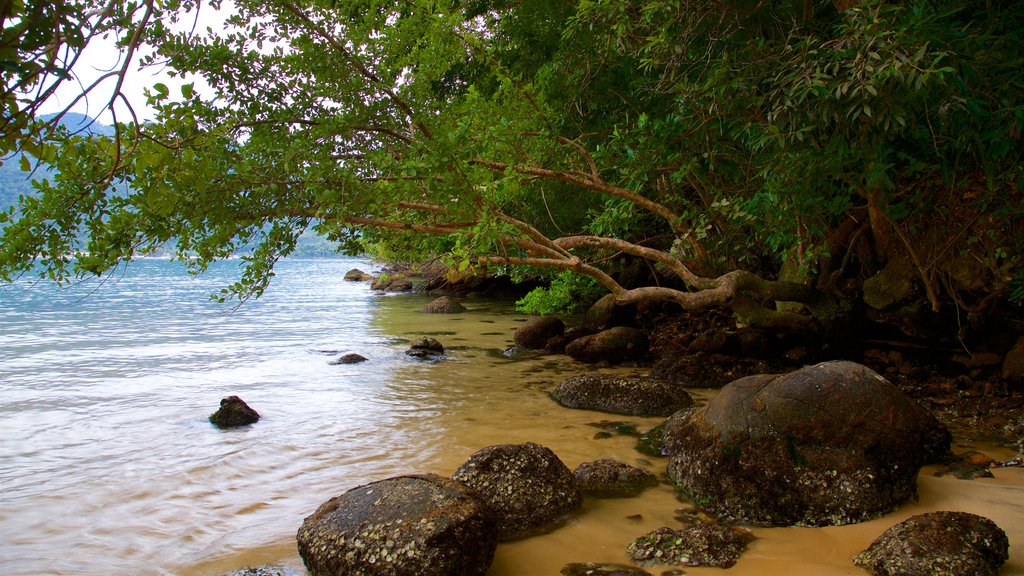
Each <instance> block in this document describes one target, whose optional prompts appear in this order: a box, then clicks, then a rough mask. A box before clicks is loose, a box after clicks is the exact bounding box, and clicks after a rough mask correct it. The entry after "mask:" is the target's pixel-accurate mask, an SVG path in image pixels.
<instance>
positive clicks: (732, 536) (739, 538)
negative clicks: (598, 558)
mask: <svg viewBox="0 0 1024 576" xmlns="http://www.w3.org/2000/svg"><path fill="white" fill-rule="evenodd" d="M753 539H754V536H753V535H752V534H751V533H750V532H748V531H747V530H743V529H741V528H731V527H729V526H722V525H720V524H701V525H698V526H693V527H690V528H684V529H683V530H673V529H671V528H658V529H657V530H655V531H653V532H650V533H648V534H646V535H644V536H641V537H639V538H637V539H636V540H635V541H634V542H633V543H632V544H630V545H629V550H628V552H629V557H630V558H631V559H632V560H634V561H636V562H646V563H656V564H682V565H684V566H717V567H720V568H729V567H731V566H732V565H734V564H736V560H738V559H739V557H740V555H741V554H743V551H744V550H745V549H746V548H747V544H748V543H749V542H750V541H751V540H753Z"/></svg>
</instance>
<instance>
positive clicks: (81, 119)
mask: <svg viewBox="0 0 1024 576" xmlns="http://www.w3.org/2000/svg"><path fill="white" fill-rule="evenodd" d="M54 116H55V115H54V114H51V115H48V116H43V119H45V120H49V119H50V118H53V117H54ZM60 123H61V125H62V126H66V127H67V128H68V130H70V131H71V132H72V133H80V134H94V135H98V136H111V135H113V134H114V127H113V126H110V125H108V124H102V123H100V122H98V121H96V120H94V119H93V118H90V117H89V116H86V115H84V114H76V113H73V112H72V113H68V114H65V115H64V117H63V118H61V122H60ZM21 156H22V155H21V154H16V155H14V156H12V157H11V158H4V159H3V165H2V166H0V210H4V211H6V210H7V209H8V208H10V207H11V206H14V205H15V204H17V203H18V197H19V196H22V195H25V196H32V195H34V194H35V189H34V188H33V187H32V180H45V179H46V178H48V177H50V176H52V174H53V173H52V172H51V171H50V170H47V169H45V168H44V167H40V168H39V169H38V170H36V171H35V172H23V171H22V169H21ZM33 166H35V163H34V162H33ZM336 248H337V243H335V242H330V241H328V240H325V239H323V238H320V237H318V236H316V235H315V234H312V233H307V234H303V235H302V236H301V237H300V238H299V241H298V244H297V245H296V248H295V253H294V255H295V256H298V257H321V258H322V257H331V256H337V255H338V254H337V252H336Z"/></svg>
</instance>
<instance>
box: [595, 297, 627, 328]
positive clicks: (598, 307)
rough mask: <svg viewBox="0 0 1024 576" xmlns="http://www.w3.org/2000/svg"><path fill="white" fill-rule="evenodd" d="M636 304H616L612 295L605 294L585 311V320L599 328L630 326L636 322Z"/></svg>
mask: <svg viewBox="0 0 1024 576" xmlns="http://www.w3.org/2000/svg"><path fill="white" fill-rule="evenodd" d="M636 316H637V307H636V304H618V303H617V302H616V301H615V295H614V294H606V295H604V296H603V297H601V299H600V300H598V301H597V302H594V303H593V304H592V305H591V306H590V308H588V309H587V320H588V321H589V322H591V323H593V324H596V325H599V326H605V327H608V328H611V327H613V326H630V325H632V324H633V323H634V322H636Z"/></svg>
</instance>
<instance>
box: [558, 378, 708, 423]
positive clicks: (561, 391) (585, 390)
mask: <svg viewBox="0 0 1024 576" xmlns="http://www.w3.org/2000/svg"><path fill="white" fill-rule="evenodd" d="M551 397H552V398H554V399H555V401H556V402H558V403H559V404H561V405H562V406H565V407H567V408H580V409H584V410H600V411H602V412H611V413H613V414H627V415H630V416H668V415H670V414H672V413H674V412H676V411H678V410H680V409H682V408H686V407H688V406H691V405H693V398H692V397H690V395H689V394H688V393H687V392H686V390H683V389H682V388H680V387H678V386H674V385H672V384H669V383H668V382H665V381H662V380H654V379H652V378H640V377H630V376H615V375H611V374H596V373H595V374H580V375H578V376H573V377H571V378H568V379H566V380H564V381H563V382H562V383H560V384H559V385H558V386H557V387H556V388H555V389H554V391H552V392H551Z"/></svg>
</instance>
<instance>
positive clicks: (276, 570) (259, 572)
mask: <svg viewBox="0 0 1024 576" xmlns="http://www.w3.org/2000/svg"><path fill="white" fill-rule="evenodd" d="M221 576H306V574H305V572H304V571H303V572H300V571H298V570H293V569H291V568H288V567H287V566H276V565H270V564H268V565H266V566H253V567H246V568H242V569H241V570H234V571H232V572H227V573H225V574H222V575H221Z"/></svg>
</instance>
